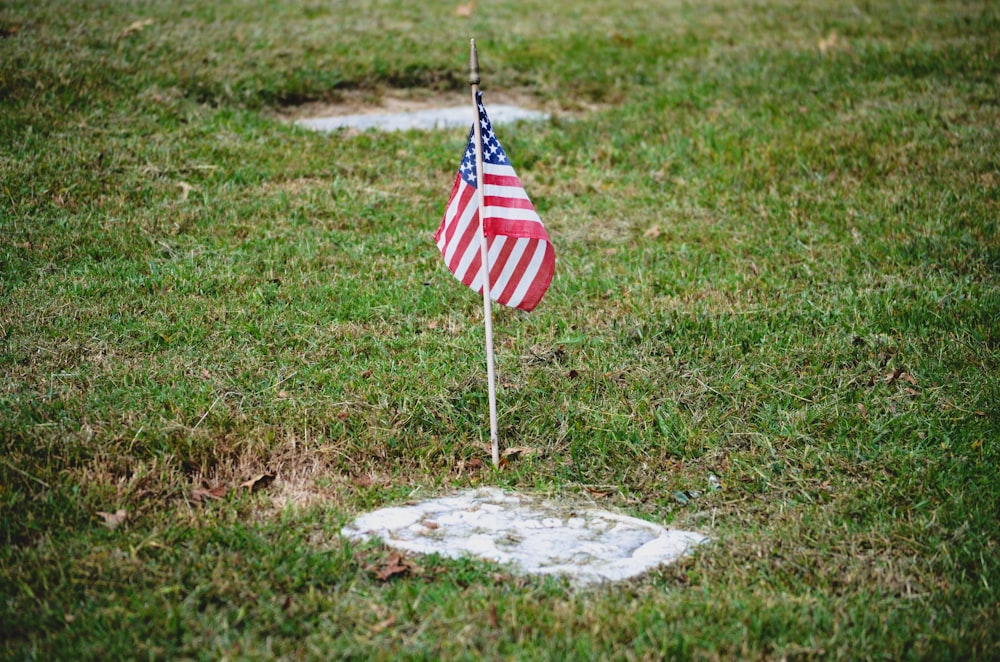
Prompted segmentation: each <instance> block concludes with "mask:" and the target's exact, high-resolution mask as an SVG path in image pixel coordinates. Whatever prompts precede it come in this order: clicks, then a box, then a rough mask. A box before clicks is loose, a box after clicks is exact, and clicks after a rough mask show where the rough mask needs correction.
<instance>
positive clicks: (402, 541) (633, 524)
mask: <svg viewBox="0 0 1000 662" xmlns="http://www.w3.org/2000/svg"><path fill="white" fill-rule="evenodd" d="M342 534H343V535H344V536H346V537H348V538H350V539H352V540H356V541H366V540H370V539H372V538H378V539H381V540H382V542H384V543H385V544H386V545H388V546H390V547H393V548H396V549H400V550H404V551H407V552H414V553H418V554H431V553H437V554H440V555H442V556H446V557H449V558H459V557H463V556H473V557H478V558H481V559H485V560H488V561H494V562H497V563H502V564H509V565H511V566H512V567H513V568H514V569H516V570H520V571H521V572H524V573H528V574H539V575H543V574H556V575H562V576H566V577H568V578H569V579H570V580H571V581H573V582H575V583H577V584H582V585H586V584H592V583H598V582H603V581H620V580H624V579H629V578H631V577H636V576H638V575H641V574H642V573H644V572H647V571H648V570H651V569H652V568H655V567H657V566H659V565H663V564H668V563H671V562H673V561H676V560H677V559H678V558H680V557H681V556H683V555H684V554H687V553H689V552H690V551H691V550H692V549H693V548H694V547H696V546H697V545H700V544H702V543H705V542H707V541H708V538H707V537H705V536H704V535H701V534H700V533H693V532H690V531H676V530H670V529H666V528H664V527H662V526H660V525H658V524H654V523H652V522H647V521H645V520H641V519H637V518H635V517H628V516H625V515H619V514H616V513H612V512H608V511H605V510H598V509H594V508H591V507H587V506H580V505H579V504H577V505H576V506H574V505H571V504H567V503H560V502H553V501H547V500H542V499H537V498H533V497H529V496H524V495H518V494H511V493H505V492H503V491H502V490H499V489H495V488H481V489H478V490H469V491H466V492H461V493H459V494H456V495H453V496H448V497H442V498H439V499H431V500H428V501H423V502H421V503H417V504H413V505H407V506H394V507H388V508H382V509H380V510H376V511H374V512H371V513H368V514H365V515H362V516H360V517H358V518H357V519H356V520H355V521H354V522H353V523H352V524H350V525H348V526H346V527H344V529H343V531H342Z"/></svg>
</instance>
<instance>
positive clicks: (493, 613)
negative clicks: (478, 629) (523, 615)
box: [486, 605, 500, 628]
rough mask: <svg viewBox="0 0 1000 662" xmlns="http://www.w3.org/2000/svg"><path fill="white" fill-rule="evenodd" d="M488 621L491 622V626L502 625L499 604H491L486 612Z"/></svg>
mask: <svg viewBox="0 0 1000 662" xmlns="http://www.w3.org/2000/svg"><path fill="white" fill-rule="evenodd" d="M486 622H487V623H489V625H490V627H491V628H495V627H497V626H499V625H500V618H499V617H498V616H497V606H496V605H490V609H489V611H488V612H486Z"/></svg>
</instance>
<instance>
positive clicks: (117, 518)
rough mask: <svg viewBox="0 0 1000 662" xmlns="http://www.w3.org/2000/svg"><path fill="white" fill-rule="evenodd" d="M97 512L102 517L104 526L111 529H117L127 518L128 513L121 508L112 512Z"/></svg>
mask: <svg viewBox="0 0 1000 662" xmlns="http://www.w3.org/2000/svg"><path fill="white" fill-rule="evenodd" d="M97 514H98V515H100V516H101V517H103V518H104V526H106V527H108V529H109V530H111V531H114V530H115V529H117V528H118V527H119V526H120V525H121V524H122V523H124V522H125V520H126V519H127V518H128V513H127V512H125V511H124V510H122V509H121V508H119V509H118V510H116V511H115V512H113V513H105V512H98V513H97Z"/></svg>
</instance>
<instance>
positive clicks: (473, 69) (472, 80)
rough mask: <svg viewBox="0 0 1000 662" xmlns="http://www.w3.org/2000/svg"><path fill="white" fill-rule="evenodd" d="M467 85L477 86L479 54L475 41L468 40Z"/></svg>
mask: <svg viewBox="0 0 1000 662" xmlns="http://www.w3.org/2000/svg"><path fill="white" fill-rule="evenodd" d="M469 85H479V53H478V52H477V51H476V40H475V39H470V40H469Z"/></svg>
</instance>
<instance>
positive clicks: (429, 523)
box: [424, 520, 441, 531]
mask: <svg viewBox="0 0 1000 662" xmlns="http://www.w3.org/2000/svg"><path fill="white" fill-rule="evenodd" d="M424 526H426V527H427V528H428V529H430V530H431V531H433V530H434V529H440V528H441V525H440V524H438V523H437V522H432V521H431V520H427V521H426V522H424Z"/></svg>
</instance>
